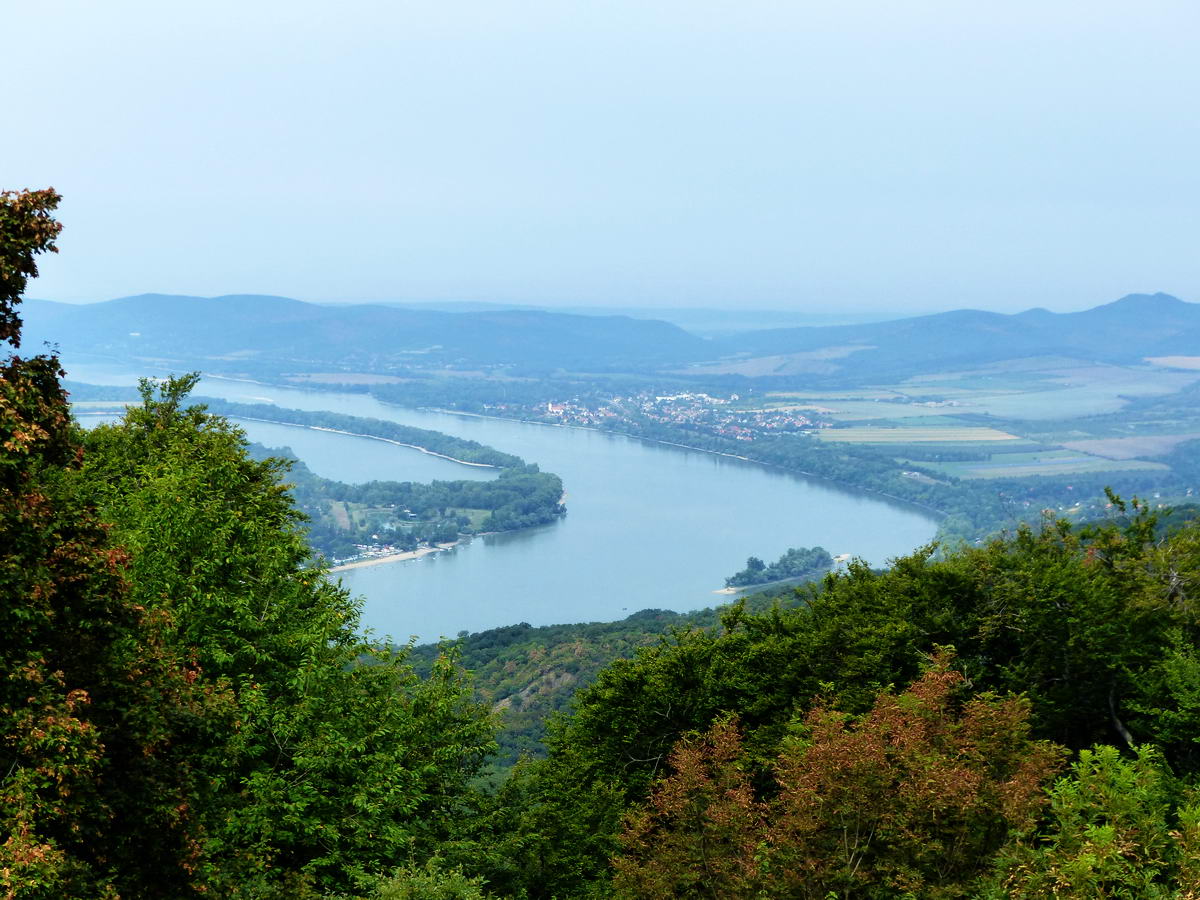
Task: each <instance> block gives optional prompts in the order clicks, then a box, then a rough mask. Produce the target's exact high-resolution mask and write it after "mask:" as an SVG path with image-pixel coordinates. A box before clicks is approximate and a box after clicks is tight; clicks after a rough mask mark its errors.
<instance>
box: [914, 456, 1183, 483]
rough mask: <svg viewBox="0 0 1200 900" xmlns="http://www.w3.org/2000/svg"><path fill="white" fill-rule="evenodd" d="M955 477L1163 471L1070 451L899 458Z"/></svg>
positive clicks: (1139, 462)
mask: <svg viewBox="0 0 1200 900" xmlns="http://www.w3.org/2000/svg"><path fill="white" fill-rule="evenodd" d="M900 462H901V463H902V464H911V465H914V466H921V467H922V468H925V469H931V470H933V471H936V472H940V473H942V474H944V475H951V476H953V477H955V478H966V479H977V478H1021V477H1025V476H1032V475H1084V474H1090V473H1096V472H1129V471H1136V470H1143V471H1146V470H1155V469H1157V470H1163V469H1166V468H1167V467H1166V466H1164V465H1163V464H1162V463H1156V462H1147V461H1143V460H1112V459H1102V458H1100V457H1097V456H1090V455H1087V454H1084V453H1079V452H1077V451H1073V450H1037V451H1030V452H1022V453H993V454H989V455H988V458H987V459H983V460H970V461H963V462H958V461H948V462H928V461H919V460H907V459H904V460H900Z"/></svg>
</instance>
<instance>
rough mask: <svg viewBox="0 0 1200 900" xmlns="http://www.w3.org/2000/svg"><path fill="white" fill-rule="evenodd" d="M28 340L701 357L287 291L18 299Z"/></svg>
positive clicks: (512, 357)
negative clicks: (292, 295) (71, 300)
mask: <svg viewBox="0 0 1200 900" xmlns="http://www.w3.org/2000/svg"><path fill="white" fill-rule="evenodd" d="M22 314H23V316H24V318H25V340H26V342H27V343H28V344H35V343H38V342H41V341H50V342H53V343H57V344H58V345H59V346H60V347H61V348H62V351H63V353H64V355H68V356H70V355H71V354H73V353H79V352H90V353H96V354H101V355H105V356H112V357H116V358H121V359H129V358H133V359H156V360H169V361H172V362H194V361H205V362H209V363H218V362H222V363H230V364H232V363H236V362H238V361H241V362H243V363H245V364H255V365H262V364H266V363H270V364H272V365H277V366H283V367H290V368H292V369H298V370H301V371H303V370H305V369H311V368H312V367H314V366H316V367H318V368H319V367H322V366H329V365H336V367H337V368H339V369H343V368H346V367H350V368H358V369H360V370H363V371H379V370H381V369H386V368H389V367H393V366H397V365H421V366H446V365H452V366H456V367H468V368H469V367H471V366H475V365H481V366H495V365H503V364H513V365H517V366H522V367H530V366H532V367H535V368H549V369H555V368H571V369H575V370H578V369H580V368H584V369H586V368H588V367H602V368H609V367H612V366H635V367H641V366H647V365H657V364H663V363H677V362H681V361H686V360H691V359H695V358H697V356H703V353H704V347H705V341H704V340H703V339H702V338H698V337H696V336H694V335H692V334H689V333H688V332H686V331H684V330H682V329H681V328H678V327H677V326H674V325H671V324H669V323H667V322H659V321H652V320H646V319H632V318H629V317H627V316H583V315H568V314H563V313H549V312H542V311H539V310H512V309H508V310H506V309H499V310H490V309H489V310H472V311H467V312H444V311H440V310H420V309H405V308H401V307H395V306H380V305H370V304H364V305H349V304H347V305H337V306H329V305H317V304H313V303H304V302H301V301H299V300H291V299H288V298H286V297H271V296H262V295H229V296H224V297H211V298H206V297H184V296H176V295H167V294H141V295H139V296H136V297H123V298H121V299H119V300H109V301H107V302H104V303H92V304H81V305H71V304H63V303H52V302H48V301H38V300H31V301H27V302H26V303H25V304H24V305H23V306H22Z"/></svg>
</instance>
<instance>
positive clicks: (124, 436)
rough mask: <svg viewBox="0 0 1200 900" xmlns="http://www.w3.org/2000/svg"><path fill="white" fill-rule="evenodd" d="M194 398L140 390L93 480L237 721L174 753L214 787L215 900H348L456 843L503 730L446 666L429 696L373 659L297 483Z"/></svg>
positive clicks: (143, 598) (178, 386)
mask: <svg viewBox="0 0 1200 900" xmlns="http://www.w3.org/2000/svg"><path fill="white" fill-rule="evenodd" d="M194 383H195V376H187V377H184V378H173V379H168V380H167V381H166V382H165V383H164V384H162V385H160V386H158V387H157V388H156V387H155V386H154V385H152V384H150V383H149V382H143V384H142V388H141V390H142V404H141V405H140V406H135V407H132V408H131V409H130V410H129V411H128V413H127V415H126V417H125V419H124V420H123V421H122V422H120V423H117V424H115V425H106V426H100V427H98V428H96V429H94V430H93V431H92V432H91V433H89V435H88V439H87V448H86V449H87V453H86V455H85V464H84V467H83V469H82V470H81V472H80V473H79V477H80V479H81V480H82V481H83V482H85V483H87V484H89V485H92V486H93V489H94V490H95V491H96V492H97V493H98V494H99V499H100V501H101V504H102V509H103V512H104V515H105V517H106V518H108V519H109V520H110V521H111V522H112V523H113V529H112V531H113V536H114V537H115V538H116V539H117V540H119V541H120V542H121V543H122V544H124V545H125V546H126V547H128V548H129V554H130V560H129V564H128V573H129V580H130V585H131V591H132V593H133V596H134V598H135V599H136V601H137V602H138V603H139V604H140V605H143V606H145V608H147V609H150V610H155V611H161V613H162V614H163V615H164V616H166V617H167V618H168V619H169V621H170V623H171V628H170V630H169V632H168V634H167V640H168V641H169V642H170V643H171V644H172V645H173V646H175V647H176V648H177V649H178V651H179V652H180V653H184V654H187V655H188V656H189V658H190V659H191V660H192V663H193V665H194V671H195V672H196V673H198V674H197V679H198V680H199V681H200V682H201V683H202V684H203V685H204V686H205V687H206V688H207V689H210V690H212V691H216V692H221V693H225V694H228V695H229V696H230V697H231V698H232V701H233V703H234V706H235V715H234V717H233V719H232V720H231V721H229V722H215V723H206V725H207V727H202V728H199V729H197V730H195V731H193V732H191V733H181V734H180V735H178V739H177V741H176V743H175V744H174V745H173V749H174V752H175V753H177V754H178V755H179V756H180V758H183V759H187V760H190V761H192V762H193V763H194V764H195V765H197V766H198V767H199V768H200V769H201V770H202V771H203V773H204V774H205V776H206V781H205V783H206V784H208V785H211V790H209V791H207V792H206V794H205V795H204V796H203V797H202V798H200V806H201V807H202V809H203V810H204V814H205V816H204V818H205V822H206V824H207V832H206V838H205V840H204V841H203V843H202V852H203V855H204V858H205V860H206V861H207V864H208V866H209V875H210V879H211V881H210V883H211V884H212V886H213V889H214V890H217V891H218V892H219V893H221V895H222V896H247V897H265V896H295V895H298V894H301V893H303V892H305V891H307V890H310V889H311V890H330V889H346V888H347V887H349V886H350V885H352V884H353V883H354V880H355V879H357V878H361V877H367V876H368V875H369V874H370V873H372V872H378V871H381V870H384V869H386V868H388V867H389V866H391V865H392V864H394V861H395V860H396V859H397V858H408V857H412V856H416V857H421V856H422V855H430V854H432V853H433V851H434V849H435V848H436V847H437V846H438V845H439V844H440V843H441V842H442V841H445V840H448V839H450V838H451V837H452V836H453V834H454V831H455V828H456V827H457V820H458V818H459V815H460V813H461V812H462V808H465V806H466V805H469V802H470V794H471V792H470V790H469V788H468V781H469V779H470V778H471V777H472V775H473V774H474V773H475V772H476V770H477V769H478V767H479V766H480V765H481V763H482V761H483V759H484V758H485V756H486V755H487V753H488V752H489V751H490V750H491V748H492V746H493V744H492V725H491V723H490V720H489V718H488V716H487V714H486V712H485V711H484V710H483V709H481V708H480V707H478V706H477V705H476V704H474V703H473V702H472V701H471V700H470V699H469V688H468V685H467V683H466V682H465V681H464V679H463V677H462V675H461V673H460V672H459V670H458V669H457V668H456V667H455V666H454V664H453V663H452V661H451V660H449V659H448V658H443V659H442V660H441V661H439V663H438V664H437V665H436V666H435V667H434V669H433V672H432V674H431V676H430V677H429V678H428V679H424V680H422V679H418V678H417V677H416V675H415V674H414V673H413V670H412V668H411V666H409V665H408V663H407V661H406V659H405V654H404V653H403V652H401V653H392V652H390V651H379V650H376V649H374V648H373V647H372V646H370V645H368V644H366V643H364V641H363V639H362V638H361V637H360V635H359V634H358V632H357V625H358V615H359V605H358V602H357V601H353V600H351V599H350V598H349V596H348V595H347V594H346V592H345V591H343V590H341V589H339V588H337V587H335V586H334V585H332V584H331V583H330V582H329V581H328V580H327V579H326V578H325V577H324V573H323V571H322V570H321V569H319V568H310V567H308V563H307V561H308V558H309V548H308V545H307V544H306V542H305V535H304V531H303V523H302V520H301V517H300V515H299V514H298V513H297V511H296V510H295V508H294V506H293V504H292V502H291V498H290V496H289V495H288V492H287V490H286V487H285V486H284V485H283V484H282V483H281V478H282V476H283V474H284V471H285V464H284V463H283V462H281V461H279V460H274V459H267V460H254V459H252V458H251V457H250V456H249V455H248V453H247V448H246V442H245V439H244V436H243V435H242V433H241V432H240V430H238V429H236V428H234V427H233V426H231V425H230V424H229V423H228V422H227V421H226V420H224V419H222V418H220V417H217V416H211V415H208V414H207V413H206V412H205V411H204V409H203V408H202V407H198V406H188V405H186V397H187V394H188V392H189V390H190V389H191V388H192V386H193V385H194Z"/></svg>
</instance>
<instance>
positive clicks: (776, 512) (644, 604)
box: [68, 364, 936, 641]
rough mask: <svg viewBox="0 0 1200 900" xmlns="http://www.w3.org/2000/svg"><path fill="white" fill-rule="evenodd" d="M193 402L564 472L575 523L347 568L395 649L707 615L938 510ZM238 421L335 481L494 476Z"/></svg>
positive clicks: (350, 401)
mask: <svg viewBox="0 0 1200 900" xmlns="http://www.w3.org/2000/svg"><path fill="white" fill-rule="evenodd" d="M68 371H69V372H70V375H69V377H71V378H74V379H77V380H79V381H91V382H93V383H109V384H112V383H119V384H127V383H132V380H133V379H132V376H131V375H129V374H127V373H125V372H121V371H119V370H115V369H112V368H106V367H100V366H95V365H83V364H77V365H68ZM151 374H157V373H151ZM196 393H197V394H198V395H206V396H214V397H224V398H226V399H229V400H237V401H243V402H257V403H261V402H267V401H270V402H273V403H276V404H278V405H279V406H284V407H293V408H298V409H308V410H318V409H327V410H334V411H336V412H340V413H347V414H351V415H358V416H370V417H373V418H379V419H389V420H392V421H395V422H401V423H403V424H406V425H414V426H417V427H420V428H429V429H433V430H435V431H441V432H445V433H447V434H453V435H458V436H461V437H464V438H470V439H472V440H476V441H479V442H480V443H483V444H487V445H489V446H492V447H495V448H497V449H498V450H503V451H505V452H508V453H515V454H517V455H518V456H521V457H523V458H524V459H525V460H526V461H527V462H536V463H537V464H538V465H540V466H541V467H542V468H543V469H545V470H546V471H550V472H554V473H556V474H558V475H560V476H561V477H562V479H563V483H564V485H565V487H566V491H567V500H566V504H567V516H566V517H565V518H564V519H563V520H561V521H560V522H558V523H556V524H553V525H546V526H542V527H540V528H536V529H530V530H527V531H521V532H514V533H509V534H497V535H485V536H482V537H477V538H475V539H473V540H471V541H470V542H469V543H464V544H461V545H460V546H458V547H457V548H455V549H453V550H450V551H447V552H445V553H438V554H433V555H429V556H425V557H423V558H421V559H417V560H411V561H406V562H395V563H388V564H384V565H378V566H371V567H364V568H359V569H353V570H350V571H346V572H343V573H340V576H339V577H340V578H341V580H342V583H343V584H344V585H345V586H346V587H347V588H348V589H349V590H351V591H352V592H354V593H355V594H359V595H362V596H363V597H364V598H365V606H364V612H363V620H364V624H365V625H366V626H368V627H369V628H371V629H373V630H374V631H375V632H376V633H378V634H381V635H389V636H391V637H393V638H395V639H397V640H400V641H404V640H407V639H408V638H409V637H410V636H416V637H418V638H419V639H420V640H422V641H426V640H434V639H436V638H438V637H439V636H454V635H456V634H457V633H459V632H460V631H464V630H465V631H479V630H482V629H485V628H492V627H496V626H499V625H508V624H513V623H516V622H529V623H530V624H533V625H546V624H552V623H559V622H582V621H605V620H612V619H619V618H623V617H625V616H627V615H629V614H630V613H633V612H636V611H637V610H641V609H647V608H661V609H672V610H677V611H681V612H682V611H688V610H692V609H698V608H702V607H705V606H712V605H714V604H715V603H720V602H725V601H727V600H728V599H729V598H728V597H727V596H722V595H719V594H715V593H713V592H714V591H715V590H716V589H718V588H720V587H721V586H722V585H723V584H724V579H725V577H726V576H728V575H731V574H733V573H734V572H735V571H737V570H739V569H741V568H742V567H743V566H744V565H745V562H746V558H747V557H748V556H751V555H753V556H758V557H760V558H762V559H764V560H766V561H768V562H770V561H772V560H774V559H776V558H778V557H779V556H780V555H782V554H783V552H784V551H786V550H787V549H788V548H789V547H807V546H814V545H821V546H823V547H825V549H827V550H828V551H829V552H830V553H832V554H834V555H837V554H841V553H850V554H853V555H855V556H860V557H862V558H863V559H865V560H867V561H868V562H870V563H873V564H882V563H884V562H886V561H887V560H888V559H890V558H892V557H895V556H897V555H901V554H904V553H907V552H909V551H910V550H912V549H913V548H914V547H917V546H919V545H921V544H923V543H925V542H926V541H928V540H929V539H930V538H932V536H933V533H934V531H935V530H936V522H935V521H934V520H933V519H932V518H930V517H929V516H927V515H925V514H923V513H920V512H918V511H915V510H914V509H912V508H911V507H906V506H902V505H900V504H896V503H892V502H890V501H887V500H885V499H883V498H880V497H877V496H874V495H870V494H865V493H861V492H856V491H852V490H846V489H843V488H840V487H837V486H835V485H831V484H828V483H824V482H820V481H816V480H812V479H806V478H802V477H799V476H795V475H790V474H788V473H786V472H783V471H780V470H777V469H771V468H767V467H764V466H760V465H757V464H754V463H748V462H744V461H741V460H737V459H732V458H728V457H722V456H717V455H714V454H711V453H704V452H700V451H690V450H683V449H680V448H677V447H669V446H664V445H660V444H652V443H647V442H644V441H639V440H636V439H632V438H627V437H623V436H620V435H611V434H605V433H601V432H597V431H591V430H586V429H578V428H565V427H555V426H544V425H535V424H529V423H523V422H516V421H511V420H502V419H489V418H482V417H473V416H463V415H455V414H450V413H439V412H430V411H423V410H412V409H405V408H401V407H396V406H391V405H388V404H383V403H380V402H379V401H377V400H375V399H373V398H371V397H367V396H364V395H361V394H340V393H329V392H321V391H307V390H299V389H289V388H276V387H270V386H265V385H260V384H251V383H246V382H238V381H230V380H226V379H216V378H205V379H204V380H203V381H202V382H201V384H200V386H199V387H198V388H197V391H196ZM239 424H242V425H243V427H245V428H246V429H247V432H248V434H249V437H250V438H251V439H252V440H256V441H259V442H261V443H265V444H267V445H268V446H283V445H286V446H290V447H291V448H292V449H293V451H294V452H295V453H296V455H297V456H299V457H300V458H301V459H303V460H304V461H305V462H306V463H307V464H308V465H309V467H310V468H312V470H313V471H314V472H316V473H317V474H318V475H322V476H325V477H327V478H337V479H340V480H343V481H367V480H371V479H390V480H401V481H405V480H412V481H424V480H431V479H434V478H440V479H452V478H472V477H475V478H478V477H487V473H486V471H485V470H480V469H477V468H472V467H469V466H462V465H457V464H455V463H452V462H449V461H447V460H442V459H438V458H436V457H432V456H429V455H427V454H423V453H420V452H418V451H414V450H409V449H405V448H403V447H396V446H394V445H390V444H385V443H382V442H380V441H371V440H367V439H363V438H354V437H348V436H345V435H338V434H332V433H329V432H316V431H311V430H306V429H299V428H289V427H287V426H281V425H267V424H264V423H253V422H250V423H239Z"/></svg>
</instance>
